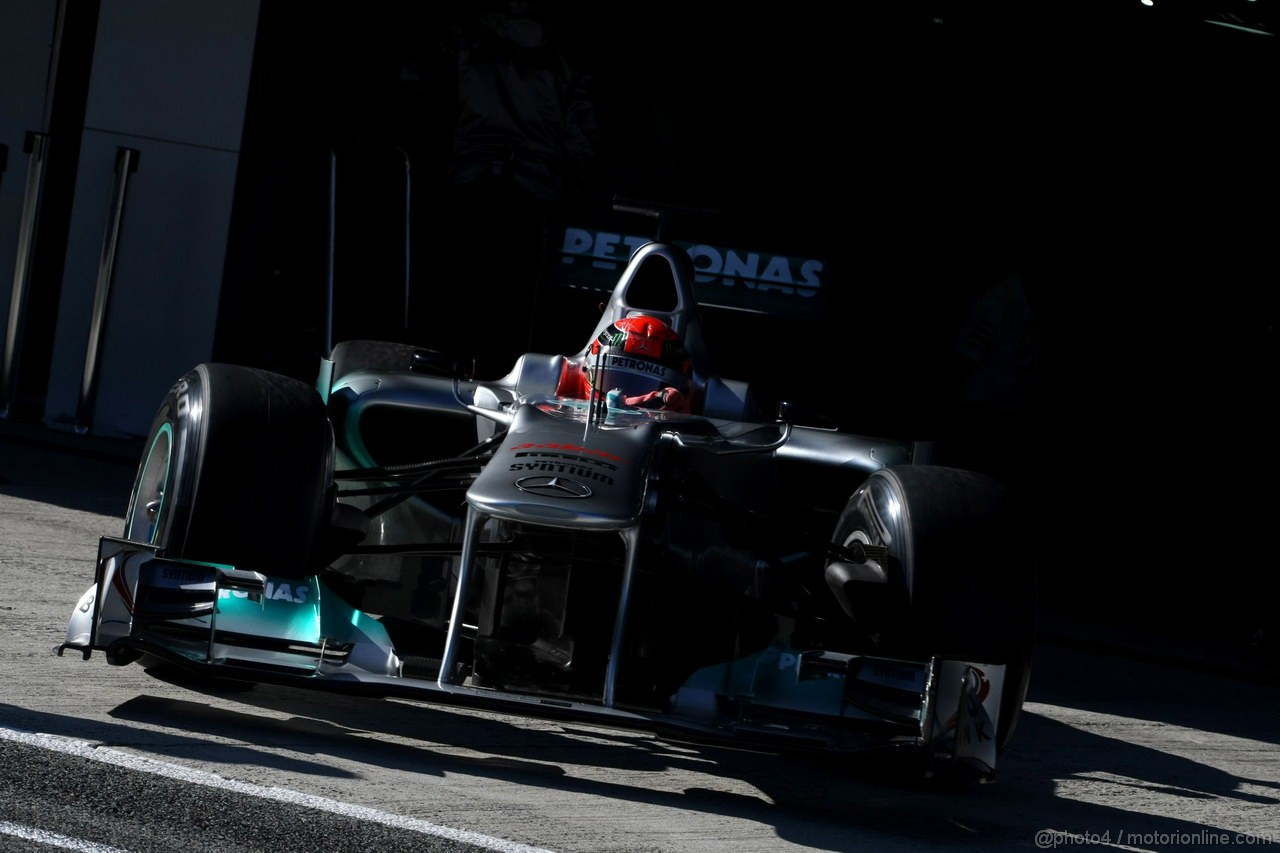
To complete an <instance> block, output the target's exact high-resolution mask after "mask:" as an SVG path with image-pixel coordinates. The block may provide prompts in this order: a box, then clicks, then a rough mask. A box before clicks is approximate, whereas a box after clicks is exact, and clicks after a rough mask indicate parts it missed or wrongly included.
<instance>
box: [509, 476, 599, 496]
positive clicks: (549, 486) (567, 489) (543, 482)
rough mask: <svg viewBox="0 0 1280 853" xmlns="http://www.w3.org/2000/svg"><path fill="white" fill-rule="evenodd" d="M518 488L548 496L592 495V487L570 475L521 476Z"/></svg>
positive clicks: (517, 484) (517, 483) (517, 481)
mask: <svg viewBox="0 0 1280 853" xmlns="http://www.w3.org/2000/svg"><path fill="white" fill-rule="evenodd" d="M516 488H517V489H519V490H520V491H522V492H529V493H530V494H533V495H542V496H543V497H547V498H589V497H591V488H590V487H589V486H588V485H587V484H586V483H579V482H578V481H577V480H570V479H569V478H568V477H548V476H538V477H521V478H520V479H519V480H516Z"/></svg>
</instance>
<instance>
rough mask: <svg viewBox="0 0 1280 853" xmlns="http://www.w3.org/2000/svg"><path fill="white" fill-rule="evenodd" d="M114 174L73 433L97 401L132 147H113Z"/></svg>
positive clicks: (89, 420) (133, 167)
mask: <svg viewBox="0 0 1280 853" xmlns="http://www.w3.org/2000/svg"><path fill="white" fill-rule="evenodd" d="M115 168H116V177H115V184H114V186H113V187H112V189H111V203H110V207H109V208H108V209H107V227H106V231H105V233H104V234H103V237H102V254H101V256H99V258H98V284H97V289H96V290H95V292H94V296H93V314H92V316H91V318H90V320H89V340H88V342H87V343H86V345H85V355H84V372H83V373H82V374H81V375H80V401H79V404H78V405H77V406H76V425H75V430H76V432H77V433H80V434H81V435H83V434H84V433H87V432H88V431H89V429H90V427H91V426H92V425H93V410H94V408H95V406H96V404H97V400H98V361H99V359H100V358H101V356H102V338H103V331H104V329H105V328H106V324H107V313H108V308H109V307H110V304H111V280H112V278H113V277H114V275H115V268H116V250H117V248H118V247H119V244H120V229H121V227H122V226H123V224H124V203H125V195H126V193H127V192H128V190H129V176H130V175H131V174H133V173H134V172H135V171H137V169H138V152H137V150H136V149H133V148H124V147H120V148H117V149H116V167H115Z"/></svg>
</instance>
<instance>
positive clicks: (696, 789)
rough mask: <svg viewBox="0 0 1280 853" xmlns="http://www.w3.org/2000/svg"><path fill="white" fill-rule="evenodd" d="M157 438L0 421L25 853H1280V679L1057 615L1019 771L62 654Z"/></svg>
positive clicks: (1, 585) (4, 692) (12, 700)
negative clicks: (253, 682) (980, 776)
mask: <svg viewBox="0 0 1280 853" xmlns="http://www.w3.org/2000/svg"><path fill="white" fill-rule="evenodd" d="M135 453H136V451H135V449H134V448H133V447H131V446H127V445H122V444H119V443H115V444H112V443H110V442H94V441H92V440H90V439H88V438H87V437H81V436H63V435H52V434H48V433H40V431H39V430H22V429H18V428H14V427H13V426H12V425H10V426H9V427H8V428H5V429H0V851H13V850H54V849H68V850H82V851H100V853H107V851H131V852H132V853H140V851H170V850H174V851H176V850H190V851H204V850H209V851H213V850H217V851H272V853H290V851H302V850H306V851H315V850H326V851H345V850H428V851H435V850H439V851H446V850H448V851H453V850H507V851H512V853H517V851H520V853H524V851H533V850H554V851H561V853H623V851H625V853H639V851H645V853H650V851H651V852H652V853H671V852H672V851H697V853H702V851H708V853H719V851H726V852H727V851H733V853H765V851H768V853H773V851H854V850H877V851H889V853H894V852H895V851H923V850H993V849H996V850H1004V849H1007V850H1036V849H1113V850H1114V849H1119V850H1161V851H1163V850H1169V851H1173V850H1178V851H1187V850H1222V849H1224V848H1227V849H1239V848H1250V849H1252V848H1272V847H1275V846H1280V713H1278V710H1280V668H1278V667H1275V666H1268V665H1265V664H1264V663H1262V662H1259V661H1254V660H1249V659H1247V658H1244V657H1242V656H1241V655H1240V654H1239V653H1238V650H1232V649H1221V650H1219V649H1213V648H1208V647H1206V646H1205V645H1204V644H1197V645H1188V644H1186V643H1185V641H1179V640H1176V639H1175V638H1171V637H1162V636H1153V635H1151V634H1149V633H1144V632H1140V631H1125V630H1123V629H1121V628H1118V627H1117V626H1114V625H1096V624H1084V623H1081V622H1079V621H1077V620H1075V619H1073V618H1072V615H1071V614H1069V613H1054V612H1049V613H1047V614H1046V618H1045V621H1044V625H1043V628H1042V631H1041V635H1042V642H1041V644H1040V648H1039V651H1038V657H1037V662H1036V670H1035V676H1034V678H1033V682H1032V688H1031V695H1030V697H1029V701H1028V704H1027V707H1026V712H1025V714H1024V716H1023V719H1022V722H1021V723H1020V725H1019V729H1018V732H1017V735H1016V737H1015V739H1014V742H1013V744H1012V746H1011V747H1010V750H1009V751H1008V753H1007V754H1006V755H1005V757H1004V761H1003V764H1002V767H1001V772H1000V776H999V779H998V780H997V781H996V782H995V783H994V784H991V785H984V786H979V787H973V788H967V789H964V790H959V791H957V790H950V789H939V788H934V787H929V786H923V785H920V784H918V783H915V782H911V781H906V780H897V779H891V778H885V777H884V776H882V775H881V774H880V773H879V772H878V771H876V770H875V769H874V768H863V767H851V766H848V765H841V766H835V765H832V764H830V763H825V762H820V761H813V760H808V759H796V758H783V757H778V756H772V755H763V754H757V753H748V752H736V751H727V750H717V749H707V748H700V747H696V746H690V745H687V744H680V743H674V742H670V741H666V740H663V739H661V738H657V737H653V736H650V735H646V734H640V733H635V732H615V731H610V730H607V729H603V728H598V727H595V726H588V725H581V724H565V723H557V722H551V721H539V720H527V719H523V718H516V717H511V716H506V715H501V714H490V713H482V712H476V711H462V710H457V709H446V708H438V707H431V706H427V705H422V704H420V703H415V702H405V701H390V700H362V699H357V698H351V697H342V696H330V695H325V694H316V693H313V692H310V691H297V690H291V689H286V688H268V687H261V686H260V687H255V688H253V689H249V690H244V691H235V692H209V691H207V690H203V689H200V688H198V687H192V686H184V685H180V684H173V683H169V682H166V681H163V680H160V679H158V678H154V677H152V676H151V675H148V674H147V673H146V672H144V671H143V670H142V669H141V668H140V667H138V666H136V665H131V666H126V667H110V666H108V665H107V664H106V663H105V661H104V660H103V659H102V658H101V656H94V657H93V658H92V659H90V660H88V661H85V660H82V659H81V658H80V656H79V655H68V656H65V657H57V656H55V655H54V654H53V652H52V649H53V647H54V646H55V645H56V644H57V643H58V642H60V641H61V640H62V639H63V636H64V631H65V626H66V620H67V617H68V616H69V615H70V613H71V610H72V608H73V607H74V606H75V603H76V600H77V599H78V597H79V596H80V594H81V593H82V592H83V591H84V590H85V589H86V588H87V586H88V585H89V583H90V582H91V576H92V572H93V555H94V553H95V549H96V541H97V537H98V536H101V535H116V534H117V533H118V529H119V527H120V524H121V521H120V519H121V517H122V515H123V511H124V506H125V502H126V500H127V498H128V489H129V485H130V482H131V480H132V476H133V465H134V460H135V459H136V455H135Z"/></svg>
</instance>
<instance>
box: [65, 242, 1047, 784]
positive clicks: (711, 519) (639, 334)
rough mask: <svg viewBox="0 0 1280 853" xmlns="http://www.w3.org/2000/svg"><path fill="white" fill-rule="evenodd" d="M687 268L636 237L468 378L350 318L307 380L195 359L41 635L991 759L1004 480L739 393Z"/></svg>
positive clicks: (591, 716) (339, 686)
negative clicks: (111, 529)
mask: <svg viewBox="0 0 1280 853" xmlns="http://www.w3.org/2000/svg"><path fill="white" fill-rule="evenodd" d="M694 275H695V269H694V266H693V263H692V261H691V259H690V256H689V254H688V253H687V252H686V251H685V250H683V249H681V248H680V247H678V246H677V245H675V244H672V243H668V242H664V241H661V240H658V241H654V242H651V243H648V244H646V245H644V246H642V247H641V248H639V249H638V250H637V251H635V253H634V254H633V255H632V257H631V259H630V261H629V262H628V264H627V266H626V268H625V270H624V271H623V272H622V274H621V276H620V278H619V281H618V283H617V286H616V287H615V289H614V290H613V292H612V295H611V297H610V298H609V300H608V302H607V304H606V305H604V306H603V312H602V316H601V318H600V320H599V324H598V326H597V327H596V328H595V330H594V332H592V334H591V335H590V337H589V338H588V339H587V340H588V343H587V345H586V346H585V347H584V348H583V349H582V350H581V351H579V352H577V353H574V354H571V355H549V354H536V353H530V354H526V355H523V356H521V357H520V358H519V359H517V360H516V362H515V364H514V366H513V368H512V369H511V371H510V372H509V373H508V374H507V375H505V376H503V377H501V378H498V379H494V380H491V381H489V380H478V379H474V378H469V377H467V376H466V375H457V371H455V370H452V369H451V368H450V362H449V360H448V359H447V358H443V357H442V354H441V353H439V352H436V351H433V350H426V349H419V348H415V347H414V346H411V345H406V344H400V343H387V342H377V341H346V342H343V343H340V344H338V345H337V346H335V347H334V348H333V349H332V351H331V352H330V353H329V356H328V357H327V358H324V359H322V360H321V369H320V371H319V376H318V379H317V382H316V384H315V385H314V386H312V385H309V384H307V383H306V382H302V381H298V380H296V379H293V378H289V377H286V376H283V375H280V374H277V373H273V372H269V371H265V370H261V369H256V368H250V367H246V366H239V365H232V364H219V363H209V364H201V365H199V366H197V367H195V368H194V369H193V370H191V371H190V372H188V373H187V374H186V375H185V376H182V377H181V378H180V379H179V380H178V381H177V382H176V384H174V386H173V387H172V389H171V390H170V391H169V392H168V394H167V396H166V397H165V398H164V400H163V401H162V403H161V405H160V407H159V411H158V413H157V414H156V417H155V420H154V424H153V426H152V428H151V433H150V437H149V439H148V441H147V443H146V447H145V451H144V454H143V456H142V459H141V463H140V465H139V468H138V472H137V476H136V480H135V483H134V487H133V492H132V495H131V498H130V501H129V505H128V509H127V513H126V519H125V525H124V530H123V532H122V535H121V536H120V537H119V538H116V537H106V538H103V539H102V540H101V541H100V543H99V547H98V554H97V569H96V576H95V578H94V584H93V586H91V587H90V588H89V589H88V591H87V592H85V594H84V596H83V598H82V599H81V600H80V602H79V603H78V604H77V606H76V607H75V609H74V611H73V613H72V616H71V619H70V622H69V625H68V627H67V637H66V641H65V642H64V643H63V644H61V645H60V646H59V647H58V653H59V654H62V653H63V652H64V651H66V650H68V649H71V650H75V651H79V652H81V653H82V654H83V656H84V657H85V658H86V659H87V658H89V657H91V655H92V652H94V651H102V652H104V653H105V657H106V660H107V661H108V663H111V664H117V665H121V664H128V663H131V662H134V661H140V663H141V665H143V666H146V667H148V668H150V667H153V666H154V667H156V668H157V672H160V671H162V670H163V669H165V668H167V669H169V670H176V671H180V672H183V673H185V674H187V676H188V677H190V676H191V675H194V676H195V677H197V678H206V679H209V680H210V683H214V682H218V683H221V682H225V681H242V682H243V681H247V682H271V683H283V684H289V685H297V686H303V687H311V688H316V689H324V690H333V691H344V692H354V693H361V694H369V695H372V696H383V697H385V696H411V697H417V698H420V699H425V700H435V701H439V702H442V703H453V704H461V705H465V706H468V707H481V708H490V709H494V710H498V711H502V712H507V713H516V714H526V715H537V716H542V717H549V718H553V719H578V720H587V721H591V722H595V723H598V724H603V725H613V726H619V727H625V728H633V729H635V728H638V729H644V730H648V731H652V732H656V733H658V734H660V735H663V736H667V737H673V738H680V739H683V740H686V741H701V742H707V743H714V744H720V745H730V746H742V747H748V748H752V749H766V750H770V751H776V752H788V751H791V750H797V751H817V752H820V753H825V754H845V755H849V756H861V755H867V756H871V755H875V756H880V757H889V760H890V761H891V763H892V762H897V760H898V758H899V757H900V758H901V763H902V766H904V767H910V768H912V770H911V772H912V773H915V772H916V770H917V769H918V770H919V771H920V772H923V773H924V774H926V775H928V776H931V777H937V776H939V775H942V776H945V777H947V778H954V777H959V778H963V779H975V778H976V779H980V780H987V779H990V778H992V777H993V776H994V773H995V768H996V763H997V758H998V756H999V755H1000V754H1001V752H1002V750H1003V749H1004V748H1005V746H1006V745H1007V743H1008V742H1009V738H1010V736H1011V735H1012V733H1013V731H1014V727H1015V723H1016V722H1017V720H1018V716H1019V713H1020V711H1021V708H1022V704H1023V701H1024V697H1025V695H1026V691H1027V684H1028V679H1029V677H1030V672H1031V658H1032V646H1033V633H1034V607H1035V602H1034V579H1033V570H1032V565H1031V561H1030V558H1029V553H1030V552H1029V549H1028V547H1027V542H1026V541H1025V533H1024V527H1023V525H1022V524H1021V523H1020V521H1019V519H1018V515H1017V505H1018V501H1016V500H1014V499H1013V498H1012V497H1011V496H1010V495H1009V494H1008V493H1007V490H1006V489H1005V488H1004V487H1003V486H1002V485H1001V484H1000V483H999V482H996V481H995V480H993V479H992V478H990V477H988V476H987V475H985V474H982V473H978V472H974V471H966V470H959V469H955V468H951V467H944V466H939V465H934V464H930V459H929V457H928V453H927V449H928V448H927V445H923V444H917V443H915V442H910V441H896V440H889V439H883V438H877V437H869V436H865V435H859V434H854V433H851V432H845V431H842V430H840V429H836V428H828V427H818V426H808V425H804V424H802V423H799V422H795V421H793V420H792V419H790V418H788V417H786V416H785V414H779V415H776V416H775V415H773V414H766V413H764V412H762V411H760V408H761V407H760V406H759V405H758V404H757V402H756V395H755V394H754V393H753V389H752V387H751V386H750V385H749V384H748V383H746V382H743V381H740V380H733V379H728V378H725V377H722V376H721V375H719V374H718V372H717V371H716V370H715V369H714V368H713V365H712V361H711V359H710V357H709V353H708V352H707V346H706V336H705V334H704V332H703V325H702V318H701V315H700V309H699V306H698V304H697V302H696V301H695V297H694ZM779 411H780V412H782V411H783V409H782V407H779Z"/></svg>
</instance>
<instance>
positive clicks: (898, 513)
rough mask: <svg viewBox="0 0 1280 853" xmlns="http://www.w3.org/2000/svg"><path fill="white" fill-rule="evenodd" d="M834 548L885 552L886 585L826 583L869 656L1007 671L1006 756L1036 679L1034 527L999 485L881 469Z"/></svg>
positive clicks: (936, 471)
mask: <svg viewBox="0 0 1280 853" xmlns="http://www.w3.org/2000/svg"><path fill="white" fill-rule="evenodd" d="M834 540H835V542H836V544H838V545H842V546H844V547H846V548H854V549H856V548H857V547H858V544H859V543H861V544H862V545H865V546H872V549H870V550H871V551H874V549H875V547H876V546H879V547H883V548H884V549H885V551H884V556H883V557H881V558H879V559H875V563H879V564H880V569H882V570H883V571H884V573H885V576H886V577H885V580H884V582H880V581H877V580H874V579H872V578H871V577H870V576H869V575H863V576H859V577H849V576H847V575H841V576H840V577H837V578H835V579H834V580H833V578H832V572H831V570H830V568H829V570H828V582H829V583H830V584H831V585H832V587H833V589H834V590H835V591H836V594H837V597H839V598H840V599H841V603H842V604H843V605H844V607H845V610H846V611H847V612H848V613H849V615H850V616H852V618H853V622H854V626H855V629H856V630H858V631H859V632H860V633H862V634H863V635H864V636H865V638H866V640H867V642H868V643H869V644H870V646H871V648H872V650H873V651H872V653H873V654H876V655H881V656H885V657H903V658H906V659H922V658H927V657H930V656H934V655H937V656H940V657H945V658H951V659H957V660H973V661H981V662H985V663H995V664H1005V665H1006V670H1005V686H1004V692H1003V694H1002V699H1001V708H1000V719H999V721H998V731H999V734H998V739H997V749H998V750H1001V751H1003V749H1004V747H1005V745H1006V744H1007V743H1008V742H1009V738H1010V736H1011V735H1012V734H1013V731H1014V728H1015V726H1016V724H1017V721H1018V717H1019V716H1020V715H1021V710H1022V705H1023V702H1024V700H1025V698H1026V693H1027V687H1028V684H1029V682H1030V677H1031V658H1032V649H1033V645H1034V636H1035V609H1036V581H1035V568H1034V561H1033V558H1032V549H1031V548H1030V542H1029V537H1028V533H1027V525H1026V524H1025V523H1023V522H1022V520H1021V519H1019V517H1018V512H1017V505H1016V502H1015V501H1014V500H1013V499H1012V497H1011V496H1010V495H1009V494H1008V493H1007V491H1006V489H1005V488H1004V487H1003V486H1002V485H1001V484H1000V483H999V482H998V481H996V480H994V479H992V478H990V477H988V476H986V475H983V474H980V473H976V472H972V471H963V470H959V469H955V468H947V467H941V466H931V465H903V466H893V467H890V468H884V469H881V470H878V471H875V472H874V473H872V474H871V476H870V477H868V478H867V480H866V481H865V482H864V483H863V484H862V486H860V487H859V488H858V490H857V491H856V492H855V493H854V494H853V496H852V497H851V498H850V499H849V502H848V504H847V505H846V507H845V509H844V512H843V513H842V514H841V516H840V519H839V521H838V522H837V525H836V532H835V536H834Z"/></svg>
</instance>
